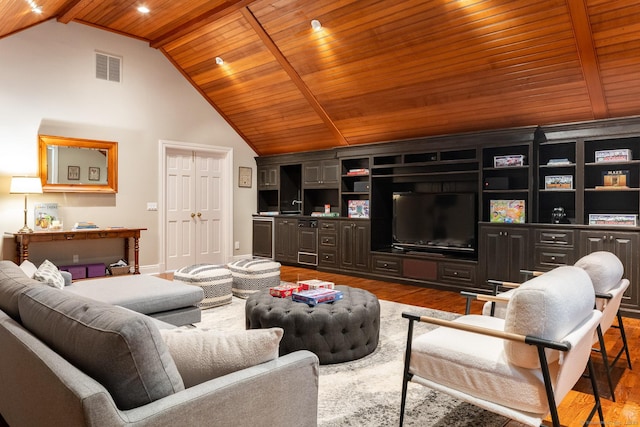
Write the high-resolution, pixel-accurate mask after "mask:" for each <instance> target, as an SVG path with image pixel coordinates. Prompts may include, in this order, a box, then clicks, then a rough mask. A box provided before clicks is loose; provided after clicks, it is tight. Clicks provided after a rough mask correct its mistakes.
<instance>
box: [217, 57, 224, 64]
mask: <svg viewBox="0 0 640 427" xmlns="http://www.w3.org/2000/svg"><path fill="white" fill-rule="evenodd" d="M216 64H218V65H222V64H224V61H223V60H222V58H220V57H219V56H216Z"/></svg>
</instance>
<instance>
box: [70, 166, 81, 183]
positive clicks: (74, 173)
mask: <svg viewBox="0 0 640 427" xmlns="http://www.w3.org/2000/svg"><path fill="white" fill-rule="evenodd" d="M67 179H68V180H69V181H79V180H80V166H69V167H67Z"/></svg>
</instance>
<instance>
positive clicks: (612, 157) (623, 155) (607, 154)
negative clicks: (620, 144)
mask: <svg viewBox="0 0 640 427" xmlns="http://www.w3.org/2000/svg"><path fill="white" fill-rule="evenodd" d="M631 158H632V157H631V150H629V149H626V148H625V149H616V150H601V151H596V152H595V159H596V163H606V162H628V161H629V160H631Z"/></svg>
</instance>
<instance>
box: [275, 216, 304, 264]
mask: <svg viewBox="0 0 640 427" xmlns="http://www.w3.org/2000/svg"><path fill="white" fill-rule="evenodd" d="M275 225H276V232H275V234H276V243H275V252H276V254H275V259H276V261H285V262H296V260H297V258H298V221H297V220H295V219H276V221H275Z"/></svg>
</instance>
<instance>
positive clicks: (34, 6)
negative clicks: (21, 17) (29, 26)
mask: <svg viewBox="0 0 640 427" xmlns="http://www.w3.org/2000/svg"><path fill="white" fill-rule="evenodd" d="M27 3H29V7H30V8H31V11H32V12H33V13H42V6H38V5H37V4H36V2H35V1H33V0H27Z"/></svg>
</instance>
